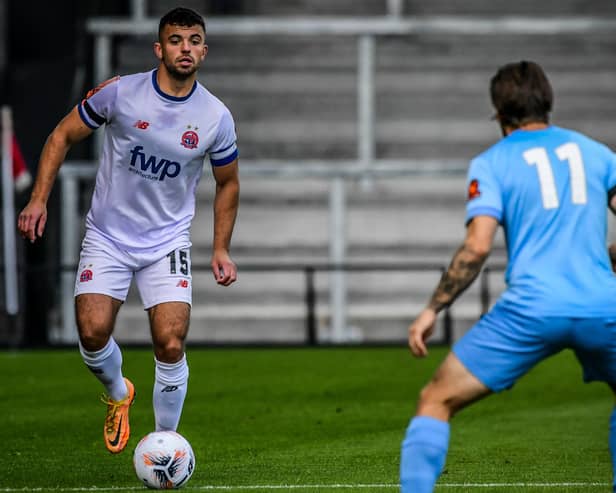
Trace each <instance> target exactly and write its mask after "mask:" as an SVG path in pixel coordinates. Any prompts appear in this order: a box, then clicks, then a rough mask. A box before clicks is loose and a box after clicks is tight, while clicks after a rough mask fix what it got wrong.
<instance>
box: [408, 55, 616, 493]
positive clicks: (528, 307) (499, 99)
mask: <svg viewBox="0 0 616 493" xmlns="http://www.w3.org/2000/svg"><path fill="white" fill-rule="evenodd" d="M490 92H491V98H492V103H493V105H494V107H495V109H496V120H497V121H498V122H499V124H500V126H501V128H502V131H503V135H504V138H503V139H502V140H500V141H499V142H498V143H497V144H495V145H494V146H492V147H491V148H489V149H488V150H486V151H485V152H484V153H482V154H480V155H479V156H478V157H476V158H475V159H474V160H473V161H472V162H471V165H470V168H469V172H468V192H469V195H468V203H467V217H466V221H467V232H466V238H465V240H464V242H463V243H462V245H461V246H460V248H459V249H458V251H457V252H456V253H455V255H454V256H453V259H452V261H451V264H450V266H449V268H448V270H447V272H446V273H445V274H444V275H443V277H442V279H441V280H440V282H439V284H438V286H437V288H436V290H435V291H434V294H433V295H432V298H431V299H430V302H429V303H428V306H427V307H426V308H425V309H424V310H423V311H422V312H421V313H420V315H419V316H418V317H417V319H416V320H415V321H414V322H413V323H412V324H411V325H410V326H409V346H410V349H411V351H412V352H413V354H414V355H415V356H420V357H421V356H425V355H426V354H427V350H426V339H427V338H428V337H429V336H430V334H431V333H432V331H433V328H434V324H435V321H436V317H437V314H438V312H439V311H441V310H442V309H443V308H445V307H446V306H449V305H450V304H451V303H453V301H454V300H455V299H456V297H457V296H458V295H460V294H461V293H462V292H463V291H464V290H465V289H466V288H467V287H468V286H469V285H470V284H471V283H472V282H473V280H474V279H475V278H476V277H477V275H478V274H479V272H480V270H481V267H482V265H483V263H484V262H485V260H486V258H487V257H488V255H489V253H490V250H491V248H492V243H493V239H494V234H495V232H496V230H497V228H498V225H499V224H500V225H502V227H503V228H504V232H505V238H506V243H507V253H508V258H509V263H508V267H507V271H506V273H505V279H506V282H507V289H506V291H505V292H504V293H503V295H502V296H501V297H500V299H499V300H498V301H497V303H496V304H495V306H494V307H493V308H492V310H490V312H489V313H487V314H486V315H485V316H484V317H482V318H481V319H480V320H479V321H478V322H477V323H476V324H475V326H474V327H472V329H471V330H470V331H469V332H468V333H467V334H465V335H464V336H463V337H462V338H461V339H460V340H459V341H458V342H457V343H456V344H455V345H454V347H453V349H452V351H451V352H450V353H449V354H448V356H447V357H446V358H445V361H444V362H443V363H442V364H441V366H440V368H439V369H438V370H437V371H436V373H435V375H434V377H433V378H432V380H431V381H430V382H429V383H428V385H427V386H426V387H425V388H424V389H423V390H422V392H421V395H420V398H419V403H418V405H417V411H416V415H415V417H414V418H413V419H412V420H411V422H410V425H409V427H408V429H407V431H406V436H405V438H404V441H403V442H402V454H401V464H400V482H401V491H402V492H403V493H427V492H432V491H433V489H434V485H435V483H436V481H437V479H438V477H439V475H440V474H441V471H442V469H443V466H444V464H445V458H446V455H447V449H448V443H449V420H450V418H451V417H452V416H453V415H454V414H455V413H457V412H458V411H460V410H461V409H463V408H464V407H465V406H467V405H469V404H471V403H473V402H475V401H477V400H479V399H481V398H483V397H485V396H487V395H488V394H490V393H492V392H500V391H502V390H505V389H509V388H511V387H512V386H513V385H514V384H515V382H516V381H517V380H518V379H519V378H520V377H521V376H522V375H524V374H525V373H526V372H528V371H529V370H530V369H531V368H532V367H533V366H535V365H536V364H537V363H538V362H539V361H541V360H543V359H545V358H547V357H548V356H551V355H553V354H556V353H558V352H559V351H561V350H563V349H565V348H571V349H573V351H575V354H576V355H577V358H578V360H579V361H580V364H581V365H582V367H583V370H584V381H586V382H589V381H593V380H599V381H603V382H606V383H607V384H608V385H609V386H610V387H611V388H612V390H613V391H614V392H615V393H616V302H615V300H616V277H615V276H614V274H613V271H612V264H611V262H610V260H611V259H610V257H611V255H608V248H607V243H606V242H607V207H608V206H609V207H610V208H611V209H612V211H616V198H615V195H616V157H615V155H614V154H613V153H612V152H611V151H610V150H609V149H608V148H607V147H605V146H604V145H602V144H599V143H597V142H595V141H593V140H591V139H590V138H588V137H586V136H584V135H581V134H579V133H577V132H574V131H571V130H566V129H563V128H559V127H556V126H553V125H550V124H549V120H548V116H549V113H550V111H551V109H552V99H553V98H552V88H551V87H550V83H549V81H548V79H547V77H546V76H545V74H544V72H543V70H542V69H541V67H540V66H539V65H537V64H535V63H532V62H526V61H522V62H519V63H512V64H509V65H505V66H504V67H502V68H500V69H499V70H498V72H497V73H496V75H495V76H494V77H493V78H492V81H491V87H490ZM609 250H610V252H611V251H612V248H610V249H609ZM612 262H613V259H612ZM609 444H610V449H611V452H612V463H613V464H614V456H615V455H616V408H615V410H614V411H613V413H612V416H611V419H610V432H609ZM613 468H614V466H613ZM614 491H616V488H615V490H614Z"/></svg>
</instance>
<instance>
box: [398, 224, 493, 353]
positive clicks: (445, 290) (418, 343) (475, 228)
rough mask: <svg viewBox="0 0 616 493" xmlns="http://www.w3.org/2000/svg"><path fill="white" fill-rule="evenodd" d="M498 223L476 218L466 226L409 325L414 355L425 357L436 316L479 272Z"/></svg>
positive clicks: (409, 340)
mask: <svg viewBox="0 0 616 493" xmlns="http://www.w3.org/2000/svg"><path fill="white" fill-rule="evenodd" d="M497 229H498V221H497V220H496V218H494V217H492V216H483V215H481V216H476V217H474V218H473V219H472V221H471V222H470V223H469V225H468V227H467V230H466V238H465V239H464V242H463V243H462V245H460V248H458V250H457V251H456V253H455V254H454V256H453V258H452V259H451V263H450V264H449V268H448V269H447V271H446V272H445V273H444V274H443V277H442V278H441V280H440V282H439V284H438V286H437V287H436V289H435V290H434V293H433V294H432V297H431V298H430V302H429V303H428V306H427V307H426V308H425V309H424V310H423V311H422V312H421V313H420V314H419V316H418V317H417V318H416V319H415V320H414V321H413V323H411V325H410V326H409V330H408V332H409V337H408V343H409V348H410V349H411V352H412V353H413V354H414V355H415V356H420V357H422V356H426V355H427V354H428V350H427V348H426V340H427V339H428V337H430V335H431V334H432V332H433V331H434V324H435V323H436V317H437V315H438V313H439V312H440V311H441V310H442V309H443V308H445V307H447V306H450V305H451V304H452V303H453V302H454V301H455V299H456V298H457V297H458V296H459V295H460V294H462V293H463V292H464V291H465V290H466V288H468V287H469V286H470V285H471V284H472V283H473V281H474V280H475V279H476V278H477V276H478V275H479V273H480V272H481V268H482V267H483V264H484V263H485V261H486V259H487V258H488V256H489V255H490V251H491V250H492V244H493V242H494V235H495V234H496V230H497Z"/></svg>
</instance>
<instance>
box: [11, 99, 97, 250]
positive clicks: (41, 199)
mask: <svg viewBox="0 0 616 493" xmlns="http://www.w3.org/2000/svg"><path fill="white" fill-rule="evenodd" d="M92 131H93V130H92V129H91V128H89V127H88V126H87V125H85V124H84V122H83V120H82V119H81V117H80V116H79V111H78V109H77V107H75V108H74V109H73V110H72V111H71V112H70V113H69V114H68V115H66V116H65V117H64V118H63V119H62V120H61V121H60V123H58V125H57V126H56V128H55V129H54V130H53V131H52V132H51V134H49V137H47V141H46V142H45V145H44V146H43V150H42V152H41V157H40V159H39V166H38V172H37V175H36V180H35V182H34V187H33V188H32V194H31V196H30V201H29V202H28V204H27V205H26V207H24V209H23V210H22V211H21V213H20V214H19V217H18V219H17V229H18V230H19V232H20V234H21V236H22V237H23V238H25V239H27V240H30V241H31V242H34V241H35V240H36V239H37V238H40V237H41V236H43V231H44V230H45V224H46V222H47V200H48V199H49V194H50V193H51V189H52V188H53V184H54V182H55V180H56V176H57V174H58V170H59V169H60V166H61V165H62V163H63V162H64V158H65V157H66V153H67V152H68V150H69V149H70V148H71V146H72V145H74V144H75V143H77V142H79V141H81V140H83V139H84V138H86V137H87V136H88V135H90V134H91V133H92Z"/></svg>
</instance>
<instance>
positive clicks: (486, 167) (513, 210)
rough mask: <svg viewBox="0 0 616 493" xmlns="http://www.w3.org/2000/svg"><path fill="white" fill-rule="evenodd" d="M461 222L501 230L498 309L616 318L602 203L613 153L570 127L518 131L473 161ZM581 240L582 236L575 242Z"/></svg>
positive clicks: (614, 184)
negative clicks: (478, 221)
mask: <svg viewBox="0 0 616 493" xmlns="http://www.w3.org/2000/svg"><path fill="white" fill-rule="evenodd" d="M468 187H469V200H468V203H467V221H470V220H472V218H474V217H476V216H481V215H487V216H492V217H494V218H496V219H497V220H498V221H499V222H500V223H501V225H502V226H503V228H504V232H505V238H506V243H507V253H508V267H507V271H506V273H505V281H506V282H507V289H506V291H505V292H504V293H503V295H502V296H501V299H500V300H499V302H500V303H502V304H503V306H505V307H508V308H510V309H513V310H522V311H525V312H527V313H532V314H533V315H535V316H566V317H611V316H616V302H615V301H616V276H614V274H613V272H612V269H611V265H610V260H609V256H608V252H607V217H606V215H607V206H608V201H609V197H611V196H612V194H613V193H616V156H615V155H614V154H613V153H612V152H611V151H610V150H609V149H608V148H607V147H606V146H604V145H602V144H599V143H598V142H596V141H594V140H592V139H590V138H588V137H586V136H584V135H582V134H580V133H577V132H574V131H571V130H567V129H563V128H559V127H556V126H549V127H548V128H546V129H543V130H516V131H514V132H513V133H511V134H510V135H509V136H507V137H505V138H503V139H502V140H500V141H499V142H498V143H497V144H495V145H494V146H492V147H491V148H490V149H488V150H487V151H485V152H483V153H482V154H480V155H479V156H478V157H476V158H475V159H474V160H473V161H472V162H471V166H470V168H469V173H468ZM580 239H583V241H580Z"/></svg>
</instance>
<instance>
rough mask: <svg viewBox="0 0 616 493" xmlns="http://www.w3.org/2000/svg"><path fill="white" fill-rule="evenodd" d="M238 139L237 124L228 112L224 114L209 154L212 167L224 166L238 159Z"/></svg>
mask: <svg viewBox="0 0 616 493" xmlns="http://www.w3.org/2000/svg"><path fill="white" fill-rule="evenodd" d="M236 141H237V137H236V135H235V123H234V122H233V117H232V116H231V113H230V112H229V111H228V110H227V111H225V112H223V114H222V116H221V118H220V123H219V125H218V132H217V133H216V137H215V139H214V142H213V144H212V146H211V147H210V149H209V150H208V153H209V155H210V163H211V164H212V166H224V165H225V164H229V163H231V162H233V161H235V159H237V156H238V151H237V142H236Z"/></svg>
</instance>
